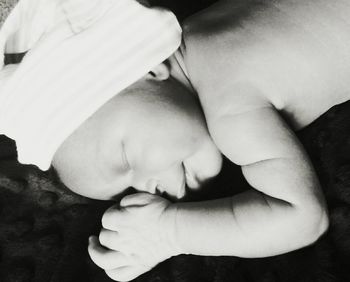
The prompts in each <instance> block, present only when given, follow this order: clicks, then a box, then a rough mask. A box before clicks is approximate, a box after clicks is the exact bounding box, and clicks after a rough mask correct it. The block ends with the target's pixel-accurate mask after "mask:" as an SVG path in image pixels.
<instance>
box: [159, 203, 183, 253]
mask: <svg viewBox="0 0 350 282" xmlns="http://www.w3.org/2000/svg"><path fill="white" fill-rule="evenodd" d="M177 212H178V206H177V205H176V204H171V205H169V207H168V208H167V209H166V210H165V211H164V213H163V214H162V217H161V220H160V232H161V236H162V238H163V240H164V241H165V242H166V245H167V246H168V247H169V252H170V254H169V256H170V257H171V256H177V255H180V254H183V253H184V252H183V250H182V248H181V247H180V244H179V242H178V236H177V233H178V232H177V228H178V226H177V220H176V218H177Z"/></svg>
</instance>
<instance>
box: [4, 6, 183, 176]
mask: <svg viewBox="0 0 350 282" xmlns="http://www.w3.org/2000/svg"><path fill="white" fill-rule="evenodd" d="M14 39H15V40H14ZM180 43H181V28H180V26H179V24H178V22H177V20H176V17H175V16H174V15H173V14H172V13H171V12H169V11H167V10H165V9H160V8H147V7H144V6H142V5H141V4H139V3H138V2H136V1H135V0H21V1H20V2H19V4H18V5H17V6H16V7H15V8H14V10H13V11H12V12H11V14H10V15H9V17H8V18H7V20H6V21H5V23H4V25H3V27H2V29H1V30H0V54H1V55H0V59H2V60H1V62H0V133H1V134H5V135H7V136H8V137H10V138H12V139H14V140H15V141H16V145H17V152H18V160H19V161H20V162H21V163H24V164H35V165H37V166H38V167H39V168H40V169H42V170H46V169H48V168H49V167H50V164H51V161H52V158H53V155H54V153H55V152H56V150H57V149H58V147H59V146H60V145H61V144H62V142H63V141H64V140H65V139H66V138H67V137H68V136H69V135H70V134H71V133H72V132H73V131H74V130H75V129H77V128H78V127H79V125H81V124H82V123H83V122H84V121H85V120H86V119H87V118H88V117H89V116H91V115H92V114H93V113H94V112H95V111H96V110H97V109H98V108H99V107H101V106H102V105H103V104H104V103H105V102H107V101H108V100H109V99H111V98H112V97H113V96H115V95H116V94H118V93H119V92H120V91H121V90H123V89H124V88H126V87H128V86H129V85H131V84H132V83H134V82H136V81H137V80H138V79H140V78H141V77H142V76H144V75H145V74H146V73H147V72H149V71H150V70H151V69H152V68H153V67H155V66H157V65H158V64H160V63H161V62H162V61H164V60H165V59H167V58H168V57H169V56H170V55H171V54H172V53H173V52H175V51H176V49H177V48H178V47H179V45H180ZM11 48H12V49H11ZM6 50H7V52H8V51H9V50H10V51H16V52H24V51H26V50H30V51H29V52H28V53H27V54H26V55H25V57H24V58H23V60H22V62H21V63H20V64H19V65H17V66H16V65H7V66H4V64H3V56H4V52H5V51H6Z"/></svg>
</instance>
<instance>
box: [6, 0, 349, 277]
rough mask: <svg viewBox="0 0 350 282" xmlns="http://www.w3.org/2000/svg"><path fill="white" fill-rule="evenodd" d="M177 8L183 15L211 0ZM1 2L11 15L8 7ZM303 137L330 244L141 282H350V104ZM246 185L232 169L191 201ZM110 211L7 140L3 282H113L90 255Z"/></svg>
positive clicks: (180, 261)
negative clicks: (92, 238) (23, 158)
mask: <svg viewBox="0 0 350 282" xmlns="http://www.w3.org/2000/svg"><path fill="white" fill-rule="evenodd" d="M169 2H170V4H169V6H170V7H172V8H174V9H175V10H176V12H177V13H178V14H179V15H180V16H181V17H183V16H186V15H187V14H188V13H189V11H191V12H192V11H194V10H195V8H196V7H197V8H198V7H200V6H202V5H205V4H207V3H208V2H209V1H193V2H191V1H190V2H186V4H184V3H182V2H178V4H176V5H175V4H174V3H175V1H169ZM0 3H1V4H0V5H1V13H3V10H2V7H3V5H4V4H6V1H3V0H1V2H0ZM8 4H9V5H10V6H11V4H12V3H11V2H10V1H8ZM6 7H7V6H6ZM299 137H300V139H301V141H302V142H303V144H304V145H305V147H306V149H307V151H308V153H309V154H310V156H311V158H312V160H313V163H314V165H315V167H316V170H317V172H318V174H319V177H320V179H321V182H322V185H323V188H324V191H325V194H326V197H327V202H328V205H329V210H330V217H331V226H330V229H329V231H328V232H327V234H326V235H325V236H323V238H321V239H320V240H319V241H318V242H317V243H316V244H314V245H313V246H310V247H308V248H305V249H303V250H300V251H295V252H293V253H290V254H285V255H281V256H277V257H271V258H264V259H240V258H234V257H197V256H184V255H182V256H178V257H174V258H172V259H170V260H168V261H166V262H164V263H161V264H160V265H158V266H157V267H156V268H155V269H154V270H152V271H151V272H149V273H147V274H145V275H143V276H141V277H139V278H138V279H136V280H135V281H139V282H156V281H159V282H160V281H161V282H166V281H176V282H196V281H198V282H199V281H200V282H202V281H203V282H204V281H208V282H226V281H227V282H228V281H234V282H243V281H244V282H255V281H256V282H273V281H276V282H277V281H283V282H289V281H290V282H299V281H300V282H301V281H305V282H335V281H339V282H343V281H344V282H348V281H350V102H347V103H344V104H342V105H339V106H336V107H334V108H332V109H331V110H329V111H328V112H327V113H326V114H324V115H323V116H322V117H320V118H319V119H318V120H317V121H315V122H314V123H313V124H312V125H310V126H309V127H308V128H306V129H304V130H303V131H301V132H299ZM246 187H247V184H246V183H245V181H244V179H243V177H242V175H241V172H240V169H239V168H238V167H236V166H232V165H229V164H227V163H226V164H225V168H224V171H223V172H222V173H221V174H220V176H219V178H218V179H217V181H216V182H215V183H213V184H212V185H211V186H210V187H208V189H205V190H204V191H203V192H202V193H201V194H200V195H196V194H193V195H190V196H189V198H188V200H199V199H204V198H215V197H221V196H224V195H230V194H232V193H234V192H239V191H240V190H243V189H245V188H246ZM110 205H111V203H110V202H99V201H92V200H88V199H86V198H83V197H80V196H77V195H74V194H73V193H71V192H69V191H67V190H66V188H65V187H64V186H63V185H62V184H60V183H59V181H58V180H57V178H56V177H55V174H54V172H53V171H48V172H46V173H43V172H41V171H39V170H37V169H36V168H34V167H32V166H23V165H19V164H18V163H17V161H15V147H14V143H13V142H12V141H11V140H9V139H7V138H5V137H1V138H0V281H2V282H20V281H21V282H73V281H74V282H76V281H85V282H107V281H111V280H110V279H109V278H108V277H107V276H106V275H105V274H104V272H103V271H101V270H100V269H98V268H97V267H96V266H95V265H94V264H93V263H92V262H91V260H90V259H89V257H88V254H87V239H88V236H89V235H90V234H92V233H96V232H98V230H99V228H100V218H101V214H102V213H103V211H104V210H105V209H106V208H107V207H108V206H110Z"/></svg>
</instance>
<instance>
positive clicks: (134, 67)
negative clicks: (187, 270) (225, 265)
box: [0, 0, 350, 281]
mask: <svg viewBox="0 0 350 282" xmlns="http://www.w3.org/2000/svg"><path fill="white" fill-rule="evenodd" d="M30 1H33V0H22V3H29V2H30ZM47 2H48V1H46V3H45V1H37V2H36V3H37V5H42V7H41V9H38V11H39V10H40V11H44V10H46V11H49V12H50V13H51V14H52V15H54V16H52V17H50V19H46V18H45V19H43V18H44V17H43V16H41V17H38V15H36V14H35V9H33V7H34V6H33V5H34V4H32V6H31V7H32V8H31V9H28V7H26V5H25V4H23V5H22V6H20V5H21V2H20V4H19V6H17V10H16V8H15V10H14V11H13V13H12V17H11V16H10V17H9V18H8V23H7V24H6V23H5V24H4V27H3V30H2V34H0V35H1V36H2V38H1V37H0V39H2V40H3V42H4V43H3V50H4V52H7V53H11V52H12V53H16V52H18V53H20V52H26V51H28V50H29V51H28V53H27V54H26V56H25V57H24V59H23V61H22V62H21V63H20V64H19V65H18V66H16V67H10V66H11V65H8V66H3V68H2V71H1V72H2V75H1V77H2V85H1V95H0V98H1V100H0V107H1V109H0V113H1V117H0V120H1V132H3V133H4V134H6V135H8V136H9V137H11V138H13V139H15V140H16V143H17V150H18V158H19V160H20V161H21V162H23V163H32V164H36V165H37V166H38V167H39V168H41V169H43V170H45V169H48V168H49V166H50V165H52V166H53V167H54V168H55V169H56V171H57V172H58V174H59V176H60V178H61V180H62V181H63V183H65V184H66V185H67V187H69V188H70V189H71V190H73V191H74V192H76V193H78V194H81V195H84V196H87V197H91V198H95V199H106V200H111V199H112V200H113V199H116V198H117V197H118V195H120V194H122V193H123V192H124V191H125V190H126V189H127V188H128V187H134V188H135V189H136V190H137V191H138V193H134V194H131V195H127V196H125V197H123V198H122V200H121V201H120V203H117V204H116V205H114V206H112V207H111V208H109V209H108V210H107V211H106V212H105V213H104V215H103V218H102V226H103V229H102V230H101V232H100V234H99V236H98V237H95V236H92V237H91V238H90V240H89V247H88V250H89V254H90V256H91V259H92V260H93V261H94V262H95V263H96V264H97V265H98V266H100V267H101V268H103V269H104V270H105V271H106V273H107V275H108V276H109V277H111V278H112V279H114V280H118V281H129V280H132V279H133V278H135V277H137V276H139V275H141V274H142V273H144V272H147V271H149V270H150V269H152V268H153V267H154V266H155V265H157V264H158V263H160V262H162V261H164V260H166V259H168V258H170V257H172V256H176V255H179V254H194V255H209V256H223V255H225V256H240V257H249V258H253V257H266V256H273V255H278V254H282V253H286V252H290V251H293V250H296V249H299V248H302V247H305V246H308V245H310V244H312V243H314V242H315V241H316V240H317V239H318V238H319V237H320V236H321V235H322V234H323V233H324V232H325V231H326V230H327V227H328V216H327V207H326V203H325V200H324V197H323V195H322V191H321V188H320V184H319V181H318V179H317V176H316V174H315V172H314V169H313V167H312V164H311V163H310V160H309V158H308V156H307V154H306V153H305V151H304V149H303V148H302V146H301V144H300V143H299V141H298V139H297V138H296V136H295V134H294V130H298V129H301V128H303V127H305V126H307V125H308V124H310V123H311V122H312V121H314V120H315V119H316V118H317V117H319V116H320V115H321V114H322V113H324V112H325V111H327V110H328V109H329V108H330V107H332V106H333V105H336V104H339V103H342V102H345V101H347V100H349V98H350V93H349V91H348V85H347V78H348V77H349V75H350V60H349V58H350V56H349V55H350V54H349V49H348V47H347V46H349V45H350V23H349V20H348V18H349V15H350V4H349V3H347V1H346V0H335V1H332V3H329V1H326V0H321V1H320V0H317V1H316V0H308V1H294V0H284V1H246V0H245V1H243V0H235V1H232V0H221V1H218V2H217V3H216V4H214V5H213V6H211V7H209V8H207V9H205V10H203V11H201V12H200V13H198V14H195V15H193V16H191V17H190V18H189V19H187V20H186V21H185V22H184V23H183V24H182V33H181V28H180V26H179V25H178V23H177V20H176V18H175V17H174V15H173V14H172V13H171V12H169V11H167V10H164V9H162V8H158V7H149V6H145V5H141V4H139V3H138V2H136V1H134V0H120V1H108V0H90V1H84V4H82V1H79V0H67V1H61V2H60V3H58V2H54V1H52V3H51V4H50V5H49V4H47ZM40 3H41V4H40ZM18 7H20V8H21V9H20V8H18ZM77 7H79V9H77ZM81 7H84V8H83V9H81ZM16 11H17V14H20V12H22V13H23V12H27V13H31V15H33V16H32V17H26V18H25V19H27V20H28V19H29V21H30V23H31V25H28V23H27V24H23V21H25V19H24V18H21V20H18V18H19V17H17V21H16V20H14V19H15V18H16V17H15V16H16ZM49 12H46V14H47V13H49ZM11 19H12V22H11V21H10V20H11ZM39 19H40V20H39ZM42 26H43V27H44V28H42V29H40V27H42ZM14 27H16V28H14ZM21 28H22V29H21ZM23 30H24V31H26V32H24V31H23ZM39 31H40V32H39ZM24 33H25V34H26V38H25V39H27V40H21V41H20V40H17V39H16V36H17V38H18V37H20V34H24ZM30 34H32V35H33V37H31V36H29V35H30ZM10 40H11V41H10ZM0 42H1V41H0ZM6 42H11V44H6ZM222 155H224V156H225V157H227V158H228V159H229V160H231V161H232V162H234V163H236V164H238V165H240V166H241V168H242V173H243V175H244V177H245V178H246V180H247V182H248V183H249V184H250V186H251V189H250V190H248V191H245V192H243V193H240V194H237V195H235V196H232V197H227V198H222V199H217V200H210V201H205V202H177V201H176V199H181V198H182V197H184V196H185V195H186V193H187V192H188V191H190V190H198V189H201V187H202V185H203V184H204V183H206V182H207V181H208V180H210V179H212V178H213V177H215V176H216V175H217V174H218V173H219V171H220V169H221V162H222ZM213 189H214V188H213ZM165 196H166V197H165ZM169 199H173V200H172V201H170V200H169Z"/></svg>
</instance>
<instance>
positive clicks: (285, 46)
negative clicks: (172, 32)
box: [183, 0, 350, 129]
mask: <svg viewBox="0 0 350 282" xmlns="http://www.w3.org/2000/svg"><path fill="white" fill-rule="evenodd" d="M247 2H251V3H253V2H261V1H220V2H218V3H217V4H216V5H214V6H211V7H210V8H209V9H207V10H205V11H203V12H201V13H199V14H197V15H195V16H193V17H191V18H189V19H188V20H187V21H186V22H185V24H184V27H183V28H184V41H185V46H186V47H184V48H183V50H184V56H185V61H186V66H187V68H188V71H189V74H190V79H191V82H192V83H193V84H194V86H195V88H196V89H197V90H198V94H199V97H200V99H201V104H202V107H203V108H204V110H205V113H206V117H207V120H208V119H209V120H210V119H211V118H212V117H213V118H215V116H217V115H218V114H220V113H222V112H223V111H224V112H225V111H230V112H231V113H232V112H237V113H239V112H244V111H250V110H252V109H254V108H257V107H259V106H264V103H270V104H271V105H272V106H273V107H275V108H276V109H277V110H278V111H280V113H281V114H283V116H284V117H285V118H286V119H287V121H288V122H289V123H290V125H291V126H292V127H293V128H294V129H301V128H303V127H305V126H307V125H308V124H310V123H311V122H312V121H314V120H315V119H316V118H318V117H319V116H320V115H321V114H323V113H324V112H326V111H327V110H328V109H329V108H331V107H332V106H334V105H336V104H339V103H342V102H345V101H347V100H349V99H350V91H349V86H348V83H347V81H348V77H349V75H350V56H349V49H348V46H349V45H350V33H349V28H350V21H349V20H348V18H346V15H349V14H350V5H349V4H348V3H347V2H346V1H343V0H340V1H339V0H337V1H332V3H330V2H329V1H324V0H322V1H314V0H312V1H265V4H264V5H262V4H249V3H247ZM267 3H269V4H267ZM242 11H246V12H245V13H244V12H242ZM242 91H244V94H243V93H242ZM246 92H249V93H246ZM227 105H229V108H227Z"/></svg>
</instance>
